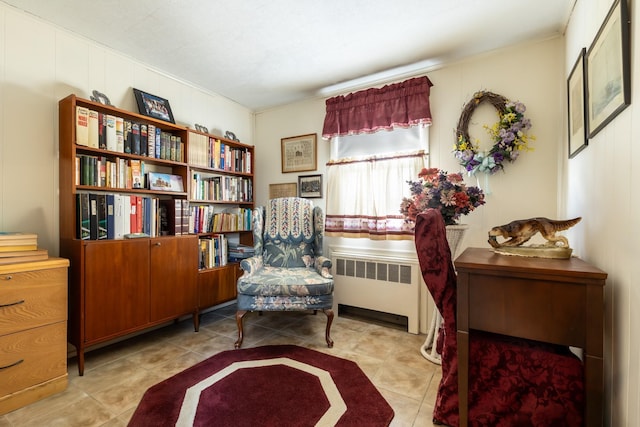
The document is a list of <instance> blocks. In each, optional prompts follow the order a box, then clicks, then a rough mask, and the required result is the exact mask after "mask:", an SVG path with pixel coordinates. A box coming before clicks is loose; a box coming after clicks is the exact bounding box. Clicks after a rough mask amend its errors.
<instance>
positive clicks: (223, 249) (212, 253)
mask: <svg viewBox="0 0 640 427" xmlns="http://www.w3.org/2000/svg"><path fill="white" fill-rule="evenodd" d="M198 243H199V245H198V246H199V249H200V251H199V261H200V268H201V269H205V268H213V267H222V266H224V265H227V261H228V255H227V237H226V236H225V235H224V234H216V235H213V236H210V237H203V238H200V239H198Z"/></svg>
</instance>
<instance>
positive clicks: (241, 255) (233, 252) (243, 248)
mask: <svg viewBox="0 0 640 427" xmlns="http://www.w3.org/2000/svg"><path fill="white" fill-rule="evenodd" d="M228 253H229V261H232V262H233V261H235V262H237V261H242V260H243V259H247V258H251V257H252V256H254V255H255V253H256V251H255V249H254V247H253V246H248V245H243V244H240V243H235V242H229V244H228Z"/></svg>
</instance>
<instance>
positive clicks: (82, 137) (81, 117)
mask: <svg viewBox="0 0 640 427" xmlns="http://www.w3.org/2000/svg"><path fill="white" fill-rule="evenodd" d="M76 144H78V145H85V146H88V145H89V109H88V108H85V107H81V106H79V105H77V106H76Z"/></svg>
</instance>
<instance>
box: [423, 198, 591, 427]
mask: <svg viewBox="0 0 640 427" xmlns="http://www.w3.org/2000/svg"><path fill="white" fill-rule="evenodd" d="M415 245H416V250H417V254H418V260H419V262H420V268H421V270H422V276H423V277H424V281H425V283H426V285H427V287H428V288H429V292H430V293H431V296H432V297H433V299H434V302H435V304H436V307H437V308H438V310H440V313H441V314H442V317H443V319H444V323H443V327H442V328H441V329H440V333H439V337H438V342H437V345H438V346H439V347H440V348H439V352H440V354H441V355H442V380H441V381H440V385H439V386H438V394H437V398H436V402H435V405H434V410H433V421H434V423H437V424H445V425H449V426H458V423H459V418H458V353H457V344H456V305H457V303H456V284H457V281H456V273H455V270H454V267H453V264H452V260H451V252H450V250H449V245H448V244H447V239H446V233H445V225H444V221H443V219H442V216H441V215H440V212H439V211H437V210H433V209H431V210H429V211H427V212H425V213H422V214H420V215H418V217H417V219H416V228H415ZM487 315H488V316H490V315H491V313H487ZM583 372H584V371H583V367H582V362H581V361H580V359H579V358H578V357H576V356H575V355H574V354H573V353H571V352H570V351H569V349H568V348H567V347H564V346H557V345H552V344H545V343H540V342H535V341H529V340H524V339H520V338H512V337H505V336H501V335H495V334H488V333H484V332H480V331H471V333H470V349H469V408H468V410H469V412H468V413H469V425H472V426H509V427H513V426H545V427H548V426H581V425H582V423H583V418H584V415H583V414H584V395H585V390H584V378H583Z"/></svg>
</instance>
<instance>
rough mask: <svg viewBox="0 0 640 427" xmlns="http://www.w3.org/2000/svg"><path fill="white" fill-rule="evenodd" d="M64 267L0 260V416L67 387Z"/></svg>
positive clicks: (54, 261) (58, 261)
mask: <svg viewBox="0 0 640 427" xmlns="http://www.w3.org/2000/svg"><path fill="white" fill-rule="evenodd" d="M68 267H69V261H68V260H66V259H63V258H49V259H47V260H43V261H35V262H25V263H18V264H7V265H0V415H1V414H5V413H7V412H10V411H13V410H14V409H17V408H20V407H22V406H25V405H28V404H29V403H32V402H35V401H37V400H40V399H42V398H44V397H46V396H49V395H52V394H55V393H58V392H60V391H62V390H64V389H65V388H66V387H67V270H68Z"/></svg>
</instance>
